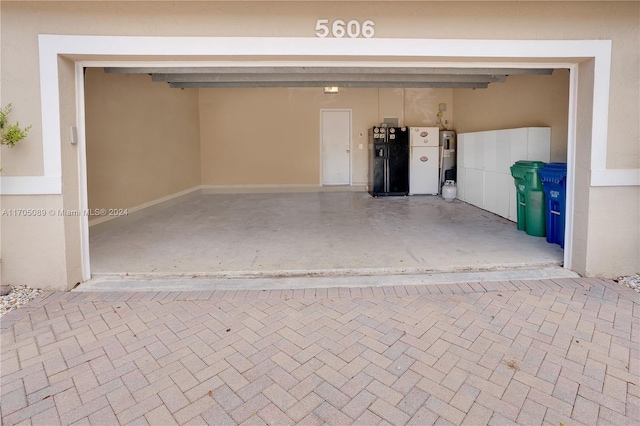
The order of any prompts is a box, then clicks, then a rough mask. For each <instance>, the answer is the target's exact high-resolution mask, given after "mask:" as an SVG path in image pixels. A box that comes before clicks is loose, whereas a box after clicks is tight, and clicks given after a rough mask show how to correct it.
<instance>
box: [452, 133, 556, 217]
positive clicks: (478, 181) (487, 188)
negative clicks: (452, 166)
mask: <svg viewBox="0 0 640 426" xmlns="http://www.w3.org/2000/svg"><path fill="white" fill-rule="evenodd" d="M550 153H551V129H550V128H548V127H523V128H519V129H505V130H490V131H486V132H473V133H460V134H458V171H457V174H458V182H457V185H458V192H457V196H458V198H459V199H460V200H462V201H466V202H468V203H470V204H473V205H475V206H478V207H480V208H483V209H485V210H488V211H490V212H493V213H495V214H498V215H500V216H502V217H505V218H507V219H509V220H512V221H514V222H515V221H516V220H517V217H516V212H517V209H516V205H515V203H516V191H515V185H514V183H513V177H511V166H512V165H513V163H515V162H516V161H521V160H530V161H543V162H545V163H548V162H549V158H550Z"/></svg>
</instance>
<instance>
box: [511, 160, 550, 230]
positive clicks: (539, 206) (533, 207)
mask: <svg viewBox="0 0 640 426" xmlns="http://www.w3.org/2000/svg"><path fill="white" fill-rule="evenodd" d="M544 164H545V163H543V162H542V161H516V162H515V164H514V165H513V166H511V176H513V179H514V183H515V185H516V194H517V197H516V198H517V203H518V204H517V208H518V210H517V211H518V230H520V231H525V232H526V233H527V234H529V235H532V236H534V237H544V236H545V235H546V226H545V197H544V191H543V190H542V182H541V181H540V175H539V173H538V172H539V171H540V169H541V168H542V167H543V166H544Z"/></svg>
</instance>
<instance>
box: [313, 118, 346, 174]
mask: <svg viewBox="0 0 640 426" xmlns="http://www.w3.org/2000/svg"><path fill="white" fill-rule="evenodd" d="M320 140H321V141H322V184H323V185H349V184H350V183H351V179H350V172H351V110H322V111H321V112H320Z"/></svg>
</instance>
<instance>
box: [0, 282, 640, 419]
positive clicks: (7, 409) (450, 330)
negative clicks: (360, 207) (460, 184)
mask: <svg viewBox="0 0 640 426" xmlns="http://www.w3.org/2000/svg"><path fill="white" fill-rule="evenodd" d="M638 299H639V298H638V295H637V294H636V293H634V292H633V291H631V290H629V289H627V288H625V287H622V286H618V285H617V284H614V283H612V282H607V281H600V280H595V279H564V280H545V281H513V282H493V283H467V284H455V285H437V286H435V285H428V286H396V287H393V286H389V287H382V288H352V289H345V288H340V289H304V290H275V291H218V290H216V291H209V292H185V293H180V292H164V293H163V292H157V293H135V292H128V293H124V292H122V293H49V294H46V295H45V297H41V298H39V299H37V300H36V301H34V302H33V303H32V304H31V305H29V306H28V307H26V308H23V309H21V310H18V311H15V312H12V313H10V314H8V315H6V316H5V317H4V318H3V319H2V355H1V369H2V370H1V384H2V389H1V392H2V399H1V401H2V404H1V410H2V423H3V424H5V425H14V424H33V425H36V424H47V425H50V424H150V425H165V424H166V425H169V424H185V425H186V424H193V425H195V424H216V425H218V424H278V425H279V424H296V423H298V424H310V425H311V424H336V425H343V424H366V425H374V424H385V425H386V424H392V425H404V424H420V425H429V424H472V425H480V424H551V425H559V424H565V425H573V424H612V425H625V424H629V425H631V424H638V423H639V422H640V379H639V376H640V356H639V355H640V353H639V352H640V351H639V345H640V327H639V325H640V304H639V303H638Z"/></svg>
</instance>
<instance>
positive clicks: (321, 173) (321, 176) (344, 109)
mask: <svg viewBox="0 0 640 426" xmlns="http://www.w3.org/2000/svg"><path fill="white" fill-rule="evenodd" d="M324 112H348V113H349V183H348V185H349V186H351V185H353V134H352V133H353V111H352V110H351V109H348V108H321V109H320V185H322V186H331V185H325V184H324V175H323V161H324V159H323V157H324V156H323V152H322V148H323V142H324V138H323V134H322V114H323V113H324Z"/></svg>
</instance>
